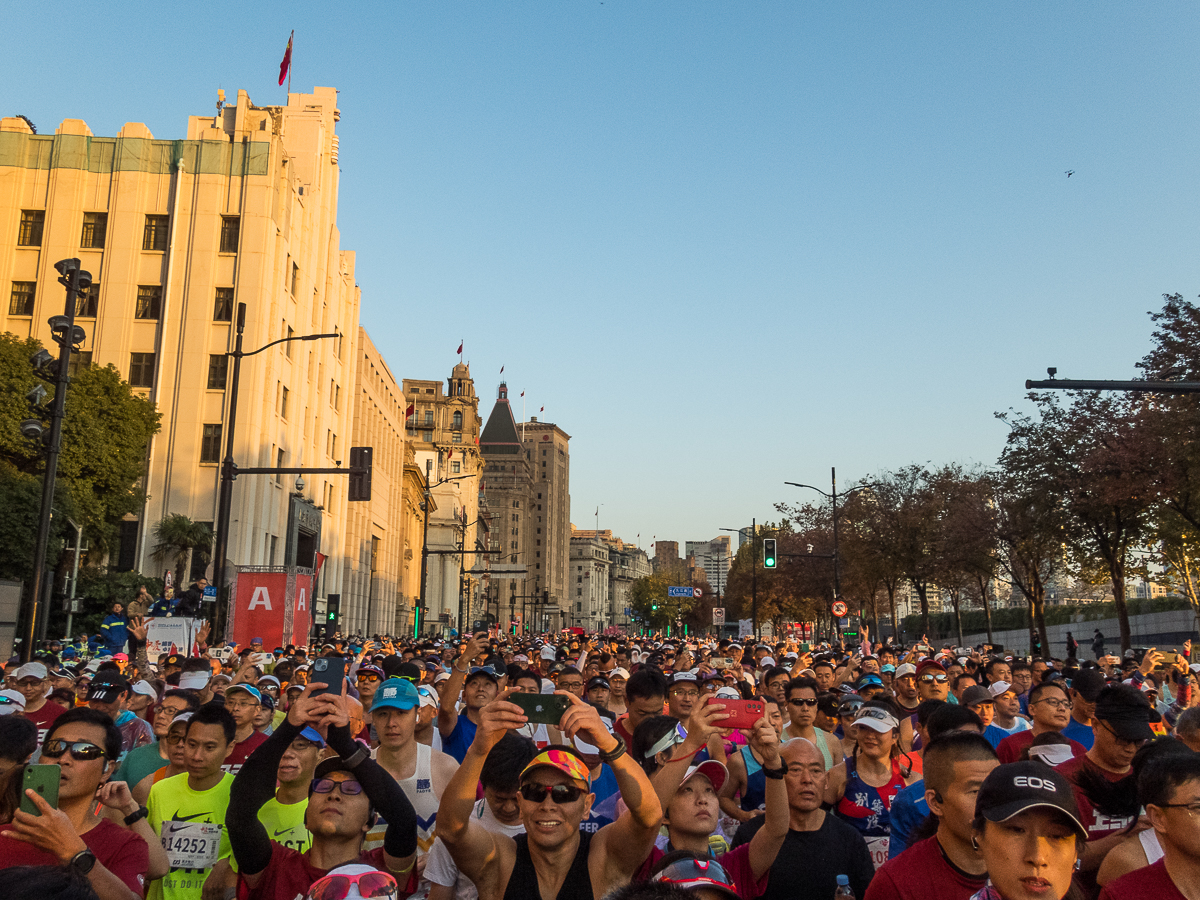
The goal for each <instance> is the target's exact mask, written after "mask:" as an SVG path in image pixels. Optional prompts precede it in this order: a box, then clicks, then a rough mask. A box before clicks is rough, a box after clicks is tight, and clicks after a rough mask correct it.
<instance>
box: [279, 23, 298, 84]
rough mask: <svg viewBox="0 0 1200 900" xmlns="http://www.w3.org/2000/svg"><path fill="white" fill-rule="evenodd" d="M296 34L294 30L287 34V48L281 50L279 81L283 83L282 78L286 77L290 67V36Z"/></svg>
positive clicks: (292, 36)
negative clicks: (281, 59) (281, 60)
mask: <svg viewBox="0 0 1200 900" xmlns="http://www.w3.org/2000/svg"><path fill="white" fill-rule="evenodd" d="M295 36H296V32H295V31H292V33H291V34H289V35H288V45H287V49H286V50H284V51H283V62H281V63H280V64H279V83H280V85H282V84H283V82H284V79H286V78H287V77H288V73H289V71H290V70H291V68H292V38H294V37H295Z"/></svg>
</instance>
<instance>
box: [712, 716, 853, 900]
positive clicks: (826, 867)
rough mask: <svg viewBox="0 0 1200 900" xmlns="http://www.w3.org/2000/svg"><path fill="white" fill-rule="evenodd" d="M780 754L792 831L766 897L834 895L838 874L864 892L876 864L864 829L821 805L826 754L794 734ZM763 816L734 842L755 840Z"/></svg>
mask: <svg viewBox="0 0 1200 900" xmlns="http://www.w3.org/2000/svg"><path fill="white" fill-rule="evenodd" d="M780 757H781V759H782V762H783V766H784V769H785V773H784V779H783V780H784V784H785V785H786V786H787V793H788V814H789V821H788V835H787V837H786V838H785V839H784V842H783V849H782V850H781V851H780V852H779V853H778V855H776V857H775V862H774V863H773V864H772V865H771V878H770V882H769V883H768V885H767V889H766V891H765V892H764V893H763V895H762V900H790V898H793V897H832V896H833V892H834V890H836V888H837V877H838V876H839V875H846V876H848V877H849V879H850V887H851V888H852V889H853V890H854V896H856V897H862V896H863V895H864V894H866V892H867V885H869V884H870V882H871V878H872V877H873V876H874V874H875V864H874V863H873V862H872V861H871V854H870V852H869V851H868V850H867V844H866V842H865V841H864V840H863V838H862V835H861V834H859V833H858V832H857V831H856V830H855V829H853V828H851V827H850V826H849V825H847V824H846V823H845V822H842V821H841V820H839V819H838V818H837V817H835V816H832V815H829V814H828V813H826V812H825V810H823V809H821V802H822V800H823V799H824V796H825V778H826V776H827V773H826V770H825V758H824V757H823V756H822V755H821V752H820V751H819V750H818V749H817V747H816V745H815V744H813V743H812V742H811V741H809V740H807V739H805V738H792V739H791V740H790V741H787V742H786V743H785V744H784V745H783V749H782V750H781V751H780ZM764 819H765V817H764V816H757V817H755V818H754V819H752V820H750V821H749V822H746V823H745V824H743V825H742V826H741V827H740V828H739V829H738V830H737V834H736V835H735V836H734V839H733V845H732V846H733V847H735V848H736V847H738V846H740V845H741V844H744V843H747V842H748V841H750V840H751V839H752V838H753V837H754V835H755V834H756V833H757V832H758V830H759V829H760V828H762V827H763V825H764Z"/></svg>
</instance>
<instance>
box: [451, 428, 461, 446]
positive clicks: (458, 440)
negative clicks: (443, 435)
mask: <svg viewBox="0 0 1200 900" xmlns="http://www.w3.org/2000/svg"><path fill="white" fill-rule="evenodd" d="M452 443H455V444H461V443H462V432H459V431H456V432H454V438H453V440H452Z"/></svg>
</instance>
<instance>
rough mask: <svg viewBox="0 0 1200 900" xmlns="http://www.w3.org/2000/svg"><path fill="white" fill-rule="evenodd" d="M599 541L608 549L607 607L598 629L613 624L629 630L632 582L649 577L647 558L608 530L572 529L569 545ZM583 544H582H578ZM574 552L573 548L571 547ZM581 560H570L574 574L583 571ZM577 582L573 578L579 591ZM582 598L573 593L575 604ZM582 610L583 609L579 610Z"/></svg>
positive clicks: (643, 552) (631, 626)
mask: <svg viewBox="0 0 1200 900" xmlns="http://www.w3.org/2000/svg"><path fill="white" fill-rule="evenodd" d="M587 541H599V542H600V543H602V544H604V546H605V547H606V548H607V550H608V567H607V572H608V592H607V593H608V597H607V609H605V610H604V612H603V614H602V616H601V619H602V622H603V624H602V626H601V628H610V627H615V628H619V629H621V630H623V631H628V630H629V629H630V628H633V627H634V622H633V617H632V616H631V614H630V610H631V609H632V608H633V583H634V582H635V581H637V580H638V579H639V578H648V577H649V576H650V574H651V573H652V572H653V568H652V567H651V565H650V558H649V557H648V556H647V555H646V551H645V550H642V549H641V548H640V547H638V546H636V545H634V544H630V543H628V542H626V541H623V540H621V539H620V538H619V537H615V536H614V535H613V533H612V531H611V530H609V529H607V528H606V529H604V530H602V531H591V530H584V529H574V530H572V532H571V546H572V548H574V547H575V546H576V542H587ZM580 546H581V547H582V546H583V544H582V543H581V544H580ZM572 552H573V553H574V552H575V551H574V549H573V550H572ZM580 565H581V563H578V562H575V560H574V559H573V560H572V566H574V567H575V570H574V571H573V572H572V575H573V577H575V578H576V579H578V578H579V576H580V575H581V574H584V573H583V571H582V570H580V569H579V566H580ZM578 588H579V583H578V580H577V581H576V590H577V591H578ZM580 599H581V597H580V596H579V595H577V596H576V598H575V601H576V603H578V602H579V601H580ZM580 611H582V610H580Z"/></svg>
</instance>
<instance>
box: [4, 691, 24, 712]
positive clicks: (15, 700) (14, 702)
mask: <svg viewBox="0 0 1200 900" xmlns="http://www.w3.org/2000/svg"><path fill="white" fill-rule="evenodd" d="M24 711H25V695H24V694H22V693H21V692H20V691H0V716H12V715H16V714H17V713H22V712H24Z"/></svg>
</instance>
